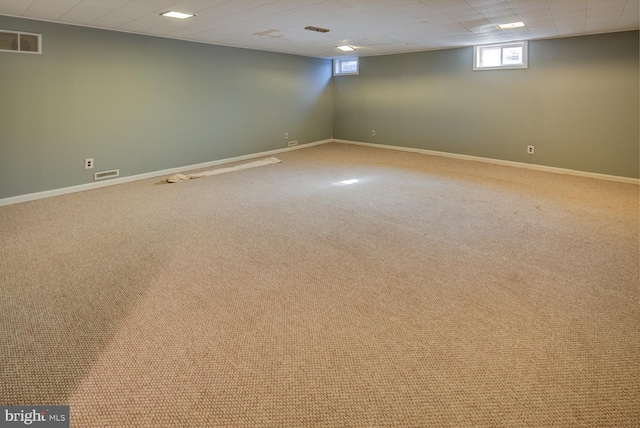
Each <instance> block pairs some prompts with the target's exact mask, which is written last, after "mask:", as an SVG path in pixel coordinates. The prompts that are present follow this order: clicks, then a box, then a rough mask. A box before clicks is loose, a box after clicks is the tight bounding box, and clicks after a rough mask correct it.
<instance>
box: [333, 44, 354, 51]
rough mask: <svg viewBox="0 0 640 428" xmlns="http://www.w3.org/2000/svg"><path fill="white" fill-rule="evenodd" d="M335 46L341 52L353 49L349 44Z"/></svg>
mask: <svg viewBox="0 0 640 428" xmlns="http://www.w3.org/2000/svg"><path fill="white" fill-rule="evenodd" d="M336 48H338V49H340V50H341V51H342V52H351V51H355V49H354V48H353V47H351V46H349V45H342V46H336Z"/></svg>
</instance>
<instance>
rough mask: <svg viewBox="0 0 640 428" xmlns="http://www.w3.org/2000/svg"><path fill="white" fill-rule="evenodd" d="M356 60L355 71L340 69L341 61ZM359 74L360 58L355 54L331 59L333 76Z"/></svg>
mask: <svg viewBox="0 0 640 428" xmlns="http://www.w3.org/2000/svg"><path fill="white" fill-rule="evenodd" d="M351 61H355V62H356V71H347V72H344V71H341V66H342V63H345V62H351ZM357 74H360V58H358V57H357V56H352V57H348V58H336V59H334V60H333V75H334V76H354V75H357Z"/></svg>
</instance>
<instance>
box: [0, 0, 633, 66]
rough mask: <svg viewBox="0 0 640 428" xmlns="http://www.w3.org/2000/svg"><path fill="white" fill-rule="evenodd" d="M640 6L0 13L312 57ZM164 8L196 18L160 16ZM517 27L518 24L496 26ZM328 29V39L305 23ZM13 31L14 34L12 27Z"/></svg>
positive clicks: (64, 3) (598, 20)
mask: <svg viewBox="0 0 640 428" xmlns="http://www.w3.org/2000/svg"><path fill="white" fill-rule="evenodd" d="M638 3H639V0H422V1H418V0H340V1H338V0H183V1H176V0H0V15H9V16H17V17H23V18H31V19H38V20H45V21H52V22H58V23H62V24H73V25H82V26H88V27H95V28H102V29H107V30H115V31H125V32H130V33H139V34H146V35H151V36H160V37H169V38H176V39H182V40H190V41H194V42H202V43H212V44H217V45H225V46H236V47H243V48H250V49H259V50H265V51H274V52H284V53H289V54H296V55H305V56H312V57H321V58H336V57H340V56H350V55H353V53H348V54H343V53H341V52H340V51H338V50H337V49H336V48H335V46H338V45H351V46H353V47H355V48H356V55H357V56H371V55H386V54H393V53H402V52H413V51H422V50H433V49H443V48H451V47H459V46H469V45H474V44H486V43H494V42H506V41H515V40H532V39H542V38H553V37H565V36H577V35H586V34H597V33H607V32H617V31H625V30H635V29H638V27H639V24H638V20H639V19H638V17H639V15H640V13H639V11H638ZM168 10H176V11H180V12H190V13H195V14H196V15H197V16H195V17H193V18H189V19H186V20H179V19H174V18H166V17H162V16H160V13H162V12H166V11H168ZM516 21H522V22H524V23H525V25H526V26H525V27H524V28H516V29H511V30H498V29H497V28H496V24H504V23H510V22H516ZM307 26H316V27H322V28H327V29H329V30H330V31H329V32H328V33H319V32H315V31H308V30H305V29H304V27H307ZM13 30H19V29H13Z"/></svg>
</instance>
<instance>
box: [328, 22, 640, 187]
mask: <svg viewBox="0 0 640 428" xmlns="http://www.w3.org/2000/svg"><path fill="white" fill-rule="evenodd" d="M472 53H473V51H472V48H470V47H468V48H459V49H448V50H440V51H429V52H421V53H411V54H401V55H388V56H379V57H366V58H361V59H360V75H359V76H341V77H337V78H334V90H335V95H334V96H335V101H334V103H335V104H334V106H335V107H334V137H335V138H338V139H344V140H353V141H361V142H369V143H379V144H386V145H397V146H404V147H412V148H420V149H428V150H438V151H443V152H449V153H457V154H465V155H473V156H482V157H488V158H494V159H503V160H510V161H517V162H525V163H532V164H539V165H546V166H554V167H561V168H569V169H574V170H580V171H588V172H595V173H602V174H611V175H617V176H623V177H633V178H637V177H638V165H639V163H640V161H639V153H638V145H639V136H638V128H639V123H638V116H639V111H638V105H639V100H638V93H639V88H638V81H639V71H638V31H630V32H621V33H610V34H603V35H594V36H584V37H571V38H562V39H550V40H539V41H530V42H529V68H528V69H522V70H500V71H472V63H473V61H472ZM372 129H375V131H376V136H375V137H372V136H371V130H372ZM527 145H534V146H535V154H534V155H527V154H526V146H527Z"/></svg>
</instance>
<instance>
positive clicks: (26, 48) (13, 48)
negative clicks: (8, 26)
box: [0, 30, 42, 54]
mask: <svg viewBox="0 0 640 428" xmlns="http://www.w3.org/2000/svg"><path fill="white" fill-rule="evenodd" d="M0 52H20V53H34V54H41V53H42V35H41V34H33V33H22V32H19V31H9V30H0Z"/></svg>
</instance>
